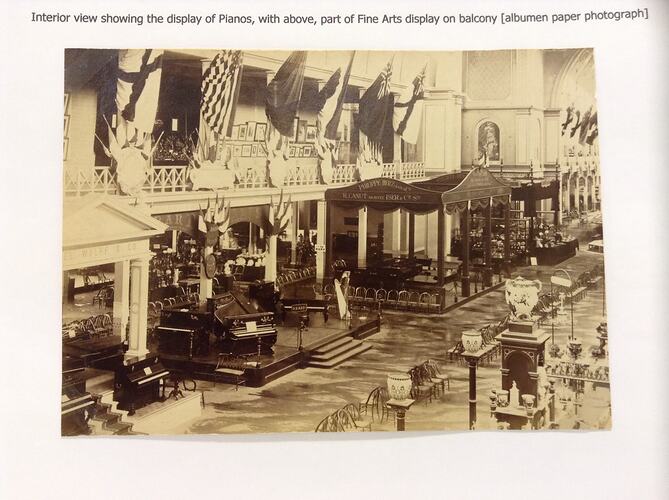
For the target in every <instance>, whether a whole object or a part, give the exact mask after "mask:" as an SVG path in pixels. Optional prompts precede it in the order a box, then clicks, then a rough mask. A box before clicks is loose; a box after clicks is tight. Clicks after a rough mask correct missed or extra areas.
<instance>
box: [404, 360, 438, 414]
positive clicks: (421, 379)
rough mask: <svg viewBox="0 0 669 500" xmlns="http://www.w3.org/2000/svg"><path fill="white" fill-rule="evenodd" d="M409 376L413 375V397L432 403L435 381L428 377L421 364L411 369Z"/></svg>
mask: <svg viewBox="0 0 669 500" xmlns="http://www.w3.org/2000/svg"><path fill="white" fill-rule="evenodd" d="M409 376H410V377H411V398H412V399H415V400H416V401H420V400H424V401H425V404H426V405H427V403H428V402H430V403H431V402H432V395H433V394H434V383H433V382H432V381H431V380H427V379H426V377H425V374H424V372H423V371H422V370H421V367H420V365H419V366H414V367H413V368H412V369H411V370H409Z"/></svg>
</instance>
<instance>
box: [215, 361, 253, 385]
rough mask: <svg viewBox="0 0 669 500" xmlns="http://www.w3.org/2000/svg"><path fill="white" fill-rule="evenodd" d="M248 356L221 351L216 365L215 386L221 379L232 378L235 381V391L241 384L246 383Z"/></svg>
mask: <svg viewBox="0 0 669 500" xmlns="http://www.w3.org/2000/svg"><path fill="white" fill-rule="evenodd" d="M245 368H246V358H245V357H240V356H232V355H230V354H228V353H219V354H218V361H217V362H216V367H215V368H214V372H213V373H214V387H215V386H216V382H217V381H219V380H227V379H230V378H231V379H232V380H234V382H235V391H237V390H239V386H240V385H243V384H245V383H246V377H245V371H244V370H245Z"/></svg>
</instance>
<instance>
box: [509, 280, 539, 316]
mask: <svg viewBox="0 0 669 500" xmlns="http://www.w3.org/2000/svg"><path fill="white" fill-rule="evenodd" d="M541 286H542V285H541V281H539V280H527V279H525V278H523V277H522V276H518V277H517V278H514V279H512V280H506V287H505V290H506V292H505V297H506V303H507V304H508V305H509V309H510V310H511V315H512V316H513V317H514V318H516V319H518V320H531V319H532V310H533V309H534V307H535V306H536V305H537V302H539V292H540V291H541Z"/></svg>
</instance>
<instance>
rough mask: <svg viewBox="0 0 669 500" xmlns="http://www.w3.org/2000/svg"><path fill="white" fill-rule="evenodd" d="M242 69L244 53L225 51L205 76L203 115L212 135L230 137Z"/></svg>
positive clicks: (215, 60) (211, 64) (217, 55)
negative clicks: (212, 132)
mask: <svg viewBox="0 0 669 500" xmlns="http://www.w3.org/2000/svg"><path fill="white" fill-rule="evenodd" d="M241 68H242V51H241V50H222V51H221V52H219V53H218V54H216V56H215V57H214V59H213V60H212V61H211V63H210V64H209V67H208V68H207V69H206V70H205V72H204V75H203V76H202V87H201V90H202V98H201V100H200V112H201V113H202V118H203V119H204V121H205V122H206V123H207V125H209V127H210V128H211V130H212V131H214V132H215V133H217V134H219V135H222V136H223V137H225V136H227V135H228V129H229V126H230V124H231V123H232V121H231V119H230V117H231V115H232V110H233V109H234V103H235V99H236V97H237V95H238V88H239V80H240V75H241Z"/></svg>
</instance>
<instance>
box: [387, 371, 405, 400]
mask: <svg viewBox="0 0 669 500" xmlns="http://www.w3.org/2000/svg"><path fill="white" fill-rule="evenodd" d="M387 383H388V394H389V395H390V398H391V399H396V400H398V401H403V400H405V399H409V398H410V397H411V376H410V375H409V374H408V373H393V374H390V375H388V380H387Z"/></svg>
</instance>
